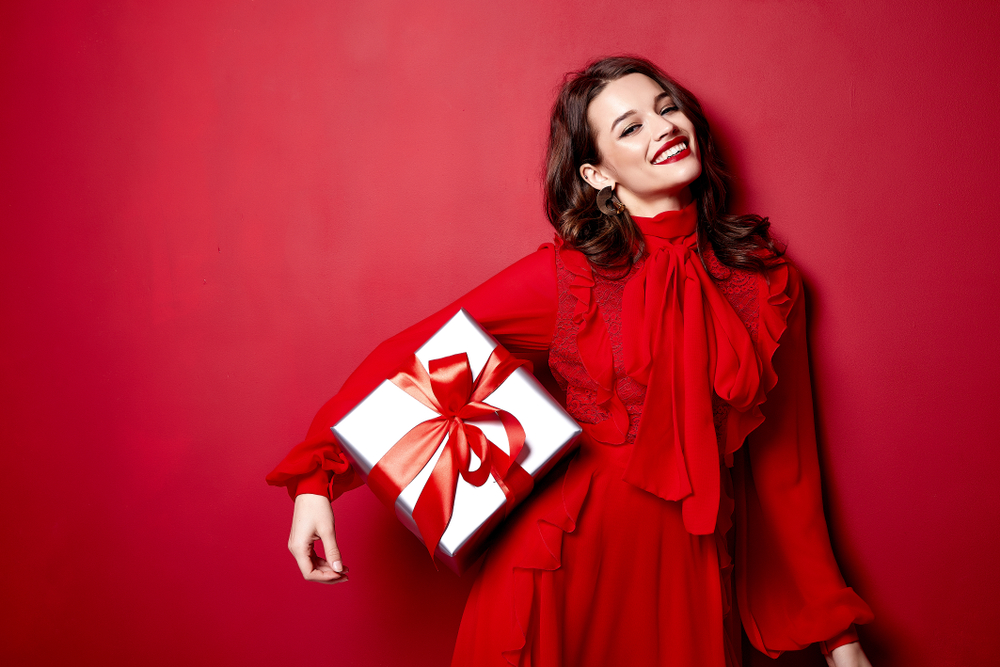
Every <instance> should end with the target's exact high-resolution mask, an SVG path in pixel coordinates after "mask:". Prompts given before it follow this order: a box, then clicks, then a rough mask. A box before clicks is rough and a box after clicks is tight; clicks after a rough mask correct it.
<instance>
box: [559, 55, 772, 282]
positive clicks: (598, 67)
mask: <svg viewBox="0 0 1000 667" xmlns="http://www.w3.org/2000/svg"><path fill="white" fill-rule="evenodd" d="M628 74H645V75H646V76H648V77H649V78H650V79H652V80H653V81H656V82H657V83H658V84H659V85H660V86H662V87H663V90H665V91H666V92H668V93H670V96H671V97H672V98H673V101H674V104H676V105H677V107H678V108H679V109H680V110H681V111H682V112H683V113H684V115H685V116H687V117H688V119H689V120H690V121H691V122H692V124H693V125H694V129H695V138H696V139H697V141H698V146H699V148H700V149H701V151H700V153H701V175H700V176H699V177H698V178H697V179H696V180H695V181H694V183H692V184H691V186H690V187H691V194H692V196H693V197H694V199H695V200H696V201H697V202H698V250H699V254H702V251H703V250H704V248H705V245H706V244H711V246H712V250H714V251H715V256H716V257H717V258H718V260H719V261H720V262H721V263H722V264H724V265H726V266H729V267H733V268H740V269H749V270H752V271H764V270H765V269H766V268H767V266H768V263H769V262H770V261H771V260H773V259H776V258H778V257H780V256H781V255H782V254H783V253H784V249H783V248H782V247H780V246H778V245H777V244H776V243H775V241H774V239H773V238H772V237H771V235H770V233H769V231H768V230H769V228H770V226H771V223H770V222H768V219H767V218H762V217H761V216H759V215H732V214H729V213H727V212H726V203H727V196H728V191H729V184H730V177H729V174H728V173H727V172H726V169H725V167H724V165H723V163H722V159H721V157H720V156H719V152H718V149H717V148H716V146H715V141H714V140H713V138H712V132H711V130H710V129H709V125H708V120H707V119H706V118H705V113H704V112H703V111H702V109H701V104H700V103H699V102H698V99H697V98H696V97H695V96H694V95H692V94H691V92H690V91H688V90H687V89H686V88H684V87H683V86H681V85H680V84H679V83H677V82H676V81H674V80H673V79H672V78H671V77H669V76H668V75H667V74H666V73H665V72H664V71H663V70H661V69H660V68H659V67H657V66H656V65H654V64H653V63H651V62H649V61H648V60H645V59H643V58H638V57H633V56H616V57H611V58H602V59H600V60H596V61H594V62H592V63H591V64H590V65H588V66H587V67H586V68H585V69H584V70H582V71H579V72H570V73H569V74H567V75H566V80H565V83H564V84H563V86H562V90H560V92H559V97H558V98H557V99H556V102H555V105H554V106H553V107H552V119H551V126H550V131H549V146H548V151H547V153H546V175H545V210H546V215H547V216H548V218H549V222H551V223H552V226H553V227H555V228H556V232H557V233H558V234H559V236H560V237H561V238H562V239H563V241H564V242H566V243H567V244H568V245H569V246H571V247H573V248H576V249H577V250H579V251H580V252H582V253H583V254H584V255H586V256H587V259H588V260H590V262H591V264H593V265H594V266H596V267H600V268H605V269H622V268H624V269H626V270H627V269H628V267H630V266H631V265H632V264H633V263H634V262H635V261H637V260H638V259H639V258H640V257H641V256H642V254H643V252H644V244H643V240H642V232H640V231H639V228H638V226H637V225H636V224H635V222H634V221H633V220H632V218H631V216H629V214H628V212H627V211H624V212H622V213H621V214H619V215H606V214H605V213H603V212H601V210H600V209H598V208H597V190H595V189H594V188H593V187H591V186H590V185H589V184H588V183H587V182H586V181H584V180H583V177H582V176H580V172H579V169H580V165H583V164H588V163H589V164H594V165H597V164H600V162H601V155H600V152H599V151H598V150H597V140H596V136H595V133H594V129H593V128H592V127H590V123H589V122H588V119H587V109H588V108H589V106H590V103H591V101H592V100H593V99H594V98H595V97H597V95H598V94H600V92H601V91H602V90H604V87H605V86H607V85H608V83H610V82H612V81H615V80H617V79H620V78H622V77H623V76H626V75H628ZM704 261H705V260H704V257H702V263H704Z"/></svg>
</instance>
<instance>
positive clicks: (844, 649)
mask: <svg viewBox="0 0 1000 667" xmlns="http://www.w3.org/2000/svg"><path fill="white" fill-rule="evenodd" d="M826 664H827V665H829V666H830V667H872V663H870V662H868V658H867V657H866V656H865V652H864V651H862V650H861V644H859V643H858V642H851V643H850V644H844V645H843V646H838V647H837V648H835V649H833V650H832V651H830V655H828V656H826Z"/></svg>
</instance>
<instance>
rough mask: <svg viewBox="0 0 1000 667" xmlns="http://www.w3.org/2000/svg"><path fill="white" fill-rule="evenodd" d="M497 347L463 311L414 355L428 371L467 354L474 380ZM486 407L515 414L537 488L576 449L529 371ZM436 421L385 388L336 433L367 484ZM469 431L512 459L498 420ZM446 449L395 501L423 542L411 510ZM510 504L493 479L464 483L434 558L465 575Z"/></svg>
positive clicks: (567, 421) (523, 456)
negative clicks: (390, 456)
mask: <svg viewBox="0 0 1000 667" xmlns="http://www.w3.org/2000/svg"><path fill="white" fill-rule="evenodd" d="M496 346H497V342H496V340H494V339H493V337H492V336H490V335H489V334H488V333H486V332H485V331H483V329H482V328H481V327H480V326H479V325H478V324H477V323H476V321H475V320H473V319H472V317H470V316H469V314H468V313H467V312H465V310H459V311H458V313H457V314H456V315H455V316H454V317H453V318H452V319H451V320H449V321H448V323H447V324H445V325H444V326H443V327H441V329H440V330H438V332H437V333H436V334H434V335H433V336H432V337H431V339H430V340H428V341H427V343H425V344H424V346H423V347H421V348H420V349H419V350H417V351H416V355H417V358H418V359H419V360H420V362H421V363H422V364H423V365H424V367H425V368H426V367H427V365H428V362H430V361H431V360H432V359H440V358H442V357H447V356H451V355H453V354H459V353H461V352H465V353H466V354H467V355H468V357H469V366H470V367H471V370H472V374H473V377H478V376H479V373H480V371H481V370H482V368H483V366H485V365H486V362H487V360H488V359H489V357H490V354H491V353H492V352H493V349H494V348H495V347H496ZM485 400H486V403H488V404H490V405H492V406H494V407H496V408H500V409H503V410H506V411H507V412H509V413H511V414H512V415H514V416H515V417H516V418H517V420H518V421H519V422H521V426H522V427H523V428H524V434H525V441H524V448H523V449H522V450H521V453H520V455H519V456H518V457H517V459H516V460H517V463H519V464H520V465H521V467H522V468H524V470H525V472H527V473H528V474H529V475H531V476H532V477H533V478H534V479H536V480H537V479H538V478H540V477H541V476H543V475H544V474H545V473H547V472H548V471H549V470H550V469H551V468H552V467H553V466H554V465H555V464H556V463H557V462H558V461H559V460H560V459H561V458H562V457H563V456H564V455H566V454H567V453H568V452H569V451H571V450H572V449H573V448H574V446H575V445H576V444H578V436H579V435H580V432H581V429H580V426H579V425H578V424H577V423H576V422H575V421H573V418H572V417H570V416H569V415H568V414H567V413H566V411H565V410H564V409H563V408H562V406H560V405H559V404H558V403H557V402H556V401H555V399H553V398H552V396H550V395H549V393H548V392H547V391H546V390H545V389H544V388H543V387H542V385H541V384H539V382H538V380H536V379H535V377H534V376H533V375H532V374H531V373H529V372H528V371H527V370H525V369H524V368H518V369H517V370H515V371H514V372H513V373H512V374H511V375H510V377H508V378H507V380H506V381H505V382H504V383H503V384H502V385H500V387H498V388H497V390H496V391H494V392H493V393H492V394H491V395H490V396H489V397H488V398H486V399H485ZM437 416H438V415H437V413H436V412H434V411H433V410H431V409H430V408H428V407H427V406H425V405H423V404H422V403H420V402H419V401H417V400H416V399H414V398H413V397H411V396H410V395H409V394H407V393H406V392H404V391H403V390H402V389H400V388H399V387H397V386H396V385H394V384H393V383H392V382H390V381H388V380H385V381H384V382H382V384H380V385H379V386H378V387H377V388H376V389H375V390H374V391H373V392H372V393H371V394H369V395H368V396H367V397H366V398H365V399H364V400H363V401H361V403H359V404H358V405H357V406H356V407H355V408H354V409H353V410H351V412H349V413H348V414H347V415H346V416H345V417H344V418H343V419H341V420H340V421H339V422H338V423H337V424H336V425H335V426H333V428H332V430H333V432H334V434H335V435H336V436H337V438H338V439H339V440H340V443H341V445H342V447H343V450H344V453H345V454H346V455H347V456H348V458H349V459H350V460H351V463H352V464H353V465H354V468H355V470H356V471H357V472H358V473H359V474H360V475H361V476H362V478H364V479H365V480H366V481H367V479H368V474H369V472H370V471H371V469H372V468H373V467H374V466H375V464H376V463H378V461H379V459H381V458H382V457H383V456H384V455H385V454H386V452H388V451H389V449H391V448H392V446H393V445H394V444H396V442H398V441H399V440H400V439H402V438H403V436H404V435H406V433H407V432H408V431H409V430H410V429H411V428H413V427H414V426H416V425H417V424H419V423H421V422H423V421H426V420H428V419H433V418H435V417H437ZM468 423H470V424H475V425H476V426H478V427H479V428H480V429H482V431H483V433H484V434H485V435H486V437H487V438H489V440H490V441H492V442H493V443H494V444H496V446H497V447H499V448H500V449H502V450H504V451H505V452H507V453H510V446H509V443H508V441H507V433H506V431H505V430H504V428H503V424H502V423H501V422H500V418H499V417H489V418H486V419H481V420H469V421H468ZM444 446H445V443H444V442H442V444H441V445H440V446H439V447H438V449H437V451H436V452H435V454H434V456H433V457H431V459H430V461H429V462H428V463H427V465H425V466H424V468H423V469H422V470H421V471H420V473H419V474H418V475H417V476H416V478H414V480H413V481H412V482H411V483H410V484H409V485H408V486H407V487H406V488H405V489H403V492H402V493H401V494H400V495H399V498H398V499H397V500H396V504H395V509H396V515H397V516H398V517H399V520H400V521H401V522H402V523H403V525H405V526H406V527H407V528H409V529H410V530H411V531H412V532H413V533H414V534H415V535H416V536H417V537H418V538H420V531H419V530H418V529H417V525H416V523H414V521H413V516H412V513H413V507H414V505H415V504H416V502H417V499H418V498H419V497H420V492H421V491H422V490H423V488H424V485H425V484H426V483H427V480H428V478H429V477H430V474H431V472H432V471H433V469H434V465H435V463H437V460H438V458H439V457H440V455H441V451H442V450H443V449H444ZM472 458H473V461H472V466H471V468H472V469H473V470H474V469H476V467H477V466H478V464H479V459H478V457H476V455H475V454H473V455H472ZM505 503H506V498H505V496H504V494H503V491H502V490H501V489H500V486H499V485H498V484H497V482H496V480H495V479H494V478H493V477H492V476H491V477H490V478H489V480H488V481H487V482H486V483H485V484H483V485H482V486H479V487H476V486H473V485H471V484H469V483H468V482H466V481H465V480H464V479H463V478H462V477H461V476H459V478H458V486H457V488H456V490H455V505H454V508H453V512H452V516H451V521H450V522H449V523H448V527H447V528H446V529H445V531H444V534H443V535H442V536H441V541H440V542H439V543H438V547H437V551H436V556H437V558H438V559H439V560H440V561H441V562H443V563H444V564H445V565H447V566H448V567H449V568H451V569H452V570H454V571H455V572H456V573H458V574H461V573H462V571H464V570H465V569H466V568H467V567H468V566H469V565H471V564H472V563H474V562H475V561H476V559H477V558H478V557H479V556H480V554H481V553H482V552H483V550H484V549H485V546H486V541H487V540H486V538H487V537H488V535H487V534H486V533H487V529H489V528H490V527H491V526H493V525H495V523H496V520H495V519H494V515H497V514H498V513H499V515H498V516H497V517H496V518H497V519H499V518H501V517H503V515H504V512H505ZM421 541H422V539H421Z"/></svg>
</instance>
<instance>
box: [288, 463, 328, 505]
mask: <svg viewBox="0 0 1000 667" xmlns="http://www.w3.org/2000/svg"><path fill="white" fill-rule="evenodd" d="M303 493H314V494H316V495H317V496H324V497H326V498H327V499H329V498H330V473H328V472H327V471H326V470H323V469H322V468H317V469H316V470H314V471H313V472H312V473H310V474H308V475H302V476H301V477H297V478H296V479H294V480H292V481H291V482H290V483H289V484H288V495H289V496H291V497H292V499H294V498H295V497H296V496H300V495H302V494H303Z"/></svg>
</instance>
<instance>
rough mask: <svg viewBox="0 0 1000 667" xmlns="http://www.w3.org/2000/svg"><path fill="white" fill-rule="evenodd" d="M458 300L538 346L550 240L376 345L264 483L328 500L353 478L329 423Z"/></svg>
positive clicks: (519, 340)
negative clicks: (301, 439) (547, 243)
mask: <svg viewBox="0 0 1000 667" xmlns="http://www.w3.org/2000/svg"><path fill="white" fill-rule="evenodd" d="M459 308H465V310H466V311H468V313H469V314H470V315H472V317H473V318H475V319H476V321H477V322H479V324H480V325H481V326H482V327H483V328H484V329H486V330H487V331H488V332H489V333H490V334H492V335H493V336H494V337H495V338H496V339H497V340H498V341H499V342H500V344H501V345H503V346H504V347H506V348H507V349H508V350H510V351H511V352H512V353H514V354H516V355H519V356H531V355H532V353H533V352H541V353H543V354H544V352H545V351H546V350H548V346H549V342H550V341H551V340H552V331H553V328H554V327H555V313H556V308H557V291H556V278H555V256H554V251H553V249H552V246H550V245H545V246H542V247H541V248H539V249H538V250H537V251H536V252H534V253H532V254H531V255H528V256H527V257H525V258H524V259H522V260H520V261H518V262H516V263H515V264H513V265H511V266H509V267H508V268H506V269H504V270H503V271H501V272H500V273H498V274H497V275H495V276H493V277H492V278H490V279H489V280H487V281H486V282H485V283H483V284H482V285H480V286H479V287H477V288H475V289H474V290H472V291H471V292H469V293H468V294H466V295H465V296H463V297H461V298H459V299H458V300H457V301H455V302H454V303H452V304H450V305H449V306H447V307H445V308H443V309H441V310H440V311H438V312H437V313H435V314H433V315H431V316H430V317H428V318H427V319H425V320H423V321H421V322H418V323H417V324H415V325H413V326H411V327H410V328H408V329H406V330H405V331H402V332H400V333H398V334H396V335H395V336H393V337H392V338H390V339H388V340H386V341H384V342H383V343H382V344H380V345H379V346H378V347H376V348H375V350H374V351H373V352H372V353H371V354H369V355H368V357H367V358H366V359H365V360H364V361H363V362H362V363H361V365H360V366H358V368H357V369H356V370H355V371H354V372H353V373H352V374H351V376H350V377H348V378H347V381H346V382H345V383H344V386H343V387H342V388H341V389H340V391H339V392H338V393H337V395H336V396H334V397H333V398H331V399H330V400H329V401H328V402H327V403H326V405H324V406H323V407H322V408H321V409H320V411H319V412H318V413H317V415H316V417H315V418H314V419H313V422H312V425H311V426H310V427H309V431H308V433H307V434H306V438H305V440H303V441H302V442H301V443H299V444H298V445H296V446H295V447H293V448H292V450H291V451H290V452H289V453H288V455H287V456H286V457H285V458H284V460H283V461H281V463H279V464H278V466H277V467H276V468H275V469H274V470H273V471H271V473H270V474H269V475H268V476H267V483H268V484H271V485H273V486H284V487H286V488H287V489H288V493H289V495H290V496H292V497H293V498H294V497H296V496H297V495H299V494H302V493H310V494H317V495H324V496H327V497H328V498H329V499H330V500H333V499H335V498H336V497H337V496H339V495H340V494H341V493H343V492H345V491H347V490H349V489H352V488H354V487H356V486H359V485H360V480H359V479H358V478H357V476H356V475H355V474H354V471H353V469H352V468H351V466H350V464H349V463H348V462H347V460H346V459H345V458H344V456H343V454H342V452H341V450H340V445H339V444H338V443H337V441H336V438H334V436H333V433H332V432H331V431H330V427H331V426H333V425H334V424H336V423H337V422H338V421H340V419H341V418H342V417H343V416H344V415H346V414H347V413H348V412H349V411H350V410H351V409H352V408H353V407H354V406H355V405H357V404H358V403H359V402H360V401H361V400H362V399H364V397H365V396H367V395H368V394H369V393H371V392H372V390H374V389H375V387H377V386H378V385H379V384H380V383H381V382H382V381H383V380H385V379H386V378H387V377H388V376H389V375H390V374H391V373H392V371H393V370H395V369H396V368H397V367H399V365H400V364H401V363H402V362H403V361H404V360H405V359H406V358H407V357H408V356H409V355H410V354H412V353H413V352H415V351H416V350H417V348H419V347H420V346H421V345H423V344H424V343H425V342H426V341H427V339H428V338H430V337H431V335H433V334H434V332H435V331H437V330H438V329H440V328H441V327H442V326H444V324H445V323H446V322H447V321H448V320H449V319H450V318H451V317H452V316H453V315H454V314H455V313H456V312H458V309H459Z"/></svg>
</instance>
